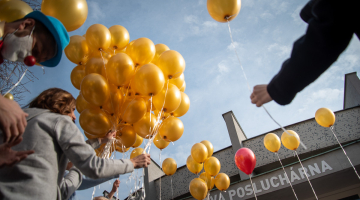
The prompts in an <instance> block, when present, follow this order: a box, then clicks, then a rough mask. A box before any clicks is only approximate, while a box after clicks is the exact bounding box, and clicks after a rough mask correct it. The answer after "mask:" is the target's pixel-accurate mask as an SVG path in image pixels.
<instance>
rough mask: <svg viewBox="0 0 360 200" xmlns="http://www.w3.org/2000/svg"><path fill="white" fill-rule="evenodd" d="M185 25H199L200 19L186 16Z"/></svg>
mask: <svg viewBox="0 0 360 200" xmlns="http://www.w3.org/2000/svg"><path fill="white" fill-rule="evenodd" d="M184 20H185V23H188V24H198V18H197V17H196V16H194V15H187V16H185V19H184Z"/></svg>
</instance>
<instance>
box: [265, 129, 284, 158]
mask: <svg viewBox="0 0 360 200" xmlns="http://www.w3.org/2000/svg"><path fill="white" fill-rule="evenodd" d="M264 146H265V148H266V149H267V150H269V151H271V152H274V153H276V152H278V151H279V149H280V147H281V142H280V138H279V136H277V135H276V134H274V133H268V134H266V135H265V137H264Z"/></svg>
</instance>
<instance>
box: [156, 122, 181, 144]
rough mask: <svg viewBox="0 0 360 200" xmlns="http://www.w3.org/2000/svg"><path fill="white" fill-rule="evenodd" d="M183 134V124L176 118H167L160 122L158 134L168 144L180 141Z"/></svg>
mask: <svg viewBox="0 0 360 200" xmlns="http://www.w3.org/2000/svg"><path fill="white" fill-rule="evenodd" d="M183 132H184V124H183V123H182V121H181V120H180V119H178V118H176V117H172V116H170V117H168V118H166V119H165V120H164V121H162V123H161V126H160V128H159V134H160V135H161V137H162V138H163V139H164V140H165V141H168V142H175V141H176V140H178V139H180V137H181V136H182V134H183Z"/></svg>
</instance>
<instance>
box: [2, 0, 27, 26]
mask: <svg viewBox="0 0 360 200" xmlns="http://www.w3.org/2000/svg"><path fill="white" fill-rule="evenodd" d="M32 11H33V9H32V8H31V7H30V6H29V5H28V4H27V3H25V2H24V1H21V0H0V21H5V22H13V21H15V20H18V19H21V18H23V17H25V15H27V14H29V13H31V12H32Z"/></svg>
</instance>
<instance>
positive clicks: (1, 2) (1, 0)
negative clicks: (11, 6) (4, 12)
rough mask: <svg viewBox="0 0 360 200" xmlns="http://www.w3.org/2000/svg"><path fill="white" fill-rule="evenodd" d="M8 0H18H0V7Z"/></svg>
mask: <svg viewBox="0 0 360 200" xmlns="http://www.w3.org/2000/svg"><path fill="white" fill-rule="evenodd" d="M9 1H19V0H0V9H1V6H2V5H4V4H6V3H7V2H9Z"/></svg>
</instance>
